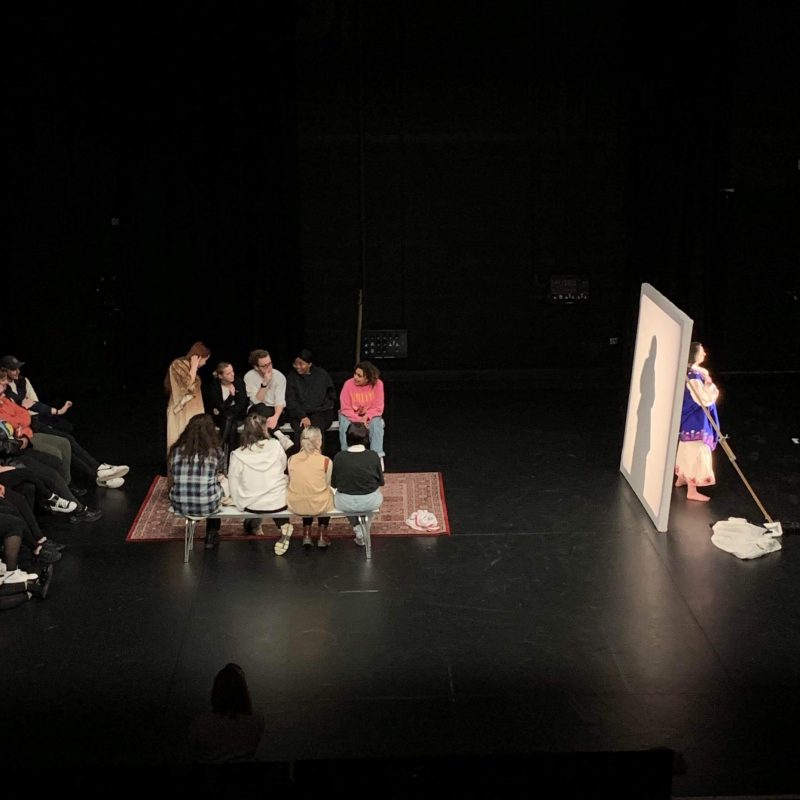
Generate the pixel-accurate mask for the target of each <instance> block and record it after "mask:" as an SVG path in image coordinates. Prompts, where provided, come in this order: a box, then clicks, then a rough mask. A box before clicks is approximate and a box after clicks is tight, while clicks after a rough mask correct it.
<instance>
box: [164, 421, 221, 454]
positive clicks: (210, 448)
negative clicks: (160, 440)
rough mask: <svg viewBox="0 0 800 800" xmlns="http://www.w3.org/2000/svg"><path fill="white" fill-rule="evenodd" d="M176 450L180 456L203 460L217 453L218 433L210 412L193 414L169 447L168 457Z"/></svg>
mask: <svg viewBox="0 0 800 800" xmlns="http://www.w3.org/2000/svg"><path fill="white" fill-rule="evenodd" d="M175 451H177V452H178V454H179V455H180V457H181V458H186V459H193V458H197V459H199V460H200V461H205V460H206V459H207V458H211V457H212V456H215V455H218V453H219V433H218V432H217V427H216V425H214V420H213V419H211V415H210V414H195V415H194V416H193V417H192V418H191V419H190V420H189V422H188V423H187V425H186V427H185V428H184V429H183V433H182V434H181V435H180V436H179V437H178V440H177V441H176V442H175V444H173V445H172V447H171V448H170V449H169V456H170V459H171V458H172V454H173V453H174V452H175Z"/></svg>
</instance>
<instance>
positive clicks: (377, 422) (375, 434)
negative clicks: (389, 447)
mask: <svg viewBox="0 0 800 800" xmlns="http://www.w3.org/2000/svg"><path fill="white" fill-rule="evenodd" d="M351 424H352V423H351V422H350V420H349V419H347V417H346V416H344V414H339V444H340V445H341V448H342V450H347V429H348V428H349V427H350V425H351ZM385 427H386V425H385V424H384V422H383V417H373V418H372V419H371V420H370V421H369V425H367V430H368V431H369V449H370V450H374V451H375V452H376V453H377V454H378V455H379V456H385V455H386V453H384V452H383V429H384V428H385Z"/></svg>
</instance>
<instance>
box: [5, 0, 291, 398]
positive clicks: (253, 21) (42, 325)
mask: <svg viewBox="0 0 800 800" xmlns="http://www.w3.org/2000/svg"><path fill="white" fill-rule="evenodd" d="M91 9H92V10H91V11H90V10H89V6H87V7H83V6H81V5H80V4H69V5H68V6H67V7H61V8H59V9H58V10H55V11H50V12H42V13H38V14H37V13H36V12H33V11H29V12H25V13H18V14H17V16H16V19H15V20H14V24H13V25H12V26H11V27H12V29H13V31H14V37H15V41H14V52H15V54H16V57H15V59H14V63H13V70H12V75H11V77H10V80H9V84H10V87H11V92H12V96H13V102H12V104H11V111H10V116H11V119H10V126H9V127H8V128H7V131H6V135H7V137H8V141H9V153H10V167H11V170H10V171H11V178H12V185H13V195H14V212H13V220H14V225H13V230H12V233H11V237H10V259H9V261H10V263H13V264H14V270H15V272H18V273H19V275H20V277H21V276H22V275H24V276H26V277H27V278H28V279H29V280H30V282H31V288H30V291H29V292H28V293H27V294H29V295H31V303H30V306H22V307H17V308H16V309H15V311H14V320H15V324H14V325H13V326H12V330H11V331H8V330H5V331H4V335H3V348H2V349H3V351H4V352H13V353H15V354H17V355H18V356H19V357H20V358H23V360H28V361H29V362H31V363H30V367H31V368H33V367H34V362H38V363H36V367H37V368H38V371H39V372H40V373H41V372H44V371H53V372H55V373H57V374H59V373H60V374H59V378H61V377H64V378H66V376H67V375H71V376H72V377H73V379H79V380H82V381H83V380H86V381H88V382H89V383H91V384H94V385H97V386H98V387H101V388H112V387H117V388H121V387H129V388H131V387H137V386H140V385H141V384H142V383H143V382H148V383H150V384H151V385H152V384H153V382H155V383H158V381H159V379H160V376H163V374H164V371H165V369H166V366H167V364H168V363H169V361H170V360H171V359H172V358H174V357H176V356H178V355H182V354H183V353H185V352H186V351H187V350H188V348H189V346H190V345H191V344H192V342H193V341H195V340H198V339H201V340H204V341H206V342H207V343H208V344H209V346H210V347H211V348H212V351H213V355H212V360H216V359H218V358H224V359H229V360H234V361H235V362H236V363H237V364H240V363H243V361H244V359H245V358H246V355H247V352H248V351H249V349H250V348H252V347H268V348H270V349H271V350H274V351H275V353H276V357H277V358H281V359H286V358H289V357H290V355H291V353H290V351H291V350H292V349H293V348H295V347H299V346H302V345H301V343H300V338H301V331H302V327H303V313H304V312H303V304H302V303H301V302H299V286H300V283H299V278H298V276H299V264H298V256H297V229H296V219H297V212H296V200H295V194H296V192H295V187H296V177H295V161H296V154H295V136H294V129H295V122H294V88H293V68H292V60H293V59H292V41H293V26H294V22H293V14H291V13H288V12H287V9H286V8H284V7H282V6H280V5H276V6H275V7H272V4H264V5H263V7H262V6H255V5H254V6H252V7H248V8H247V9H245V7H244V5H236V4H232V5H231V7H230V8H227V7H226V10H225V11H224V13H222V8H221V6H219V5H217V4H213V3H205V4H204V3H199V4H198V3H179V4H158V5H156V4H144V3H138V4H129V5H128V6H126V7H124V8H119V7H114V8H113V9H111V8H109V9H108V10H107V13H106V14H99V15H98V12H97V8H96V7H94V6H91ZM45 361H46V362H47V364H46V365H45V364H44V363H43V362H45ZM45 366H46V369H45Z"/></svg>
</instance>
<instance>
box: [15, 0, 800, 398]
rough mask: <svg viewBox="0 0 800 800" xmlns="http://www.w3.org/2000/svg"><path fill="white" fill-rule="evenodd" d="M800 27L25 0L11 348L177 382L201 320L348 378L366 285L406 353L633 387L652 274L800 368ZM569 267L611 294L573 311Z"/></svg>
mask: <svg viewBox="0 0 800 800" xmlns="http://www.w3.org/2000/svg"><path fill="white" fill-rule="evenodd" d="M797 16H798V15H797V14H796V13H795V12H794V6H793V4H789V3H782V2H779V3H774V4H769V5H768V7H765V6H763V5H760V4H756V3H755V2H753V1H752V0H738V2H734V3H722V2H711V3H706V4H699V5H698V4H696V3H689V2H679V3H677V4H672V5H671V6H669V7H664V8H663V9H660V10H659V11H658V13H657V15H656V17H655V18H654V17H653V13H652V9H650V8H649V7H645V6H642V5H641V4H639V3H633V2H630V0H612V2H610V3H604V4H597V3H590V2H579V1H578V0H565V2H559V3H546V2H521V0H520V1H519V2H507V3H499V4H498V3H489V2H483V1H482V0H468V1H467V2H459V3H455V2H447V1H444V2H437V3H429V2H422V0H407V1H404V2H400V0H388V1H387V2H382V3H367V2H365V0H340V1H339V2H333V0H331V1H330V2H295V3H290V4H250V3H214V2H202V3H191V4H190V3H187V2H181V3H177V4H163V5H159V6H156V5H155V4H151V3H136V4H129V5H128V6H125V7H118V6H114V7H109V8H108V9H106V10H105V12H104V13H102V14H98V13H97V11H96V9H94V10H92V11H91V12H90V11H89V10H88V8H84V7H83V6H82V5H80V4H62V5H59V6H55V5H53V6H50V7H47V9H45V10H42V9H41V7H39V6H36V7H33V8H31V9H28V8H25V9H23V10H18V11H12V12H9V16H8V21H9V24H8V40H9V51H10V54H11V57H10V59H9V63H10V67H9V72H8V76H7V80H6V87H7V93H8V98H9V102H8V103H7V104H6V111H5V118H6V125H5V126H4V132H3V136H4V138H5V141H6V143H7V147H6V152H7V158H8V170H7V172H8V174H9V176H10V182H9V185H10V191H9V198H10V200H11V203H10V213H9V215H8V218H9V220H10V222H11V226H10V231H9V234H8V236H7V240H6V244H7V257H6V259H5V260H4V270H3V272H4V285H7V284H8V283H9V282H13V283H14V284H15V291H14V293H13V301H12V302H10V303H7V304H6V306H5V309H6V310H5V312H4V316H3V332H2V345H1V346H0V349H1V350H3V351H5V352H12V353H14V354H15V355H18V356H19V357H21V358H24V359H26V360H28V361H30V362H33V363H35V364H36V367H37V369H38V370H39V371H43V370H44V368H45V363H46V368H47V371H49V372H52V373H55V375H54V378H53V380H54V381H55V380H56V379H57V378H58V379H63V380H67V379H69V378H70V377H72V378H76V377H77V378H80V379H81V380H83V381H85V382H86V383H87V385H92V386H96V387H98V388H115V387H116V388H120V387H127V388H131V387H138V386H141V385H147V386H157V385H158V383H159V382H160V379H161V377H162V376H163V373H164V370H165V368H166V365H167V363H168V362H169V360H170V359H171V358H173V357H175V356H176V355H179V354H181V353H183V352H185V351H186V349H187V348H188V347H189V345H190V344H191V343H192V342H193V341H194V340H195V339H204V340H205V341H207V343H208V344H209V345H210V346H211V347H212V350H213V357H212V359H213V360H216V359H218V358H226V359H230V360H233V361H234V363H235V364H236V365H237V367H238V368H239V370H240V371H242V369H244V367H245V363H244V361H245V357H246V354H247V352H248V351H249V350H250V349H251V348H252V347H258V346H266V347H267V348H269V349H270V350H272V351H273V355H274V356H275V360H276V363H278V364H279V365H281V366H283V367H284V368H286V367H288V365H289V363H290V362H291V358H292V355H293V352H292V351H293V350H294V349H295V348H297V347H300V346H308V347H310V348H312V350H314V351H315V352H316V354H317V358H316V360H317V363H320V364H322V365H323V366H327V367H328V368H329V369H331V370H333V371H338V370H348V369H349V368H350V367H351V366H352V360H353V356H354V345H355V336H356V320H357V316H356V300H357V295H358V291H359V289H363V291H364V326H365V328H367V329H374V328H400V329H405V330H407V331H408V341H409V354H408V358H406V359H401V360H398V361H387V362H385V363H382V364H381V366H382V367H383V368H384V369H387V370H392V369H408V370H425V371H436V370H441V369H450V370H453V369H455V370H481V369H487V368H497V367H503V368H524V369H537V368H543V367H552V366H560V365H563V366H596V367H609V368H614V369H618V370H619V373H620V375H624V374H625V373H626V371H627V369H628V368H629V364H630V357H631V352H630V347H631V345H632V342H633V338H634V333H635V325H636V312H637V307H638V295H639V287H640V284H641V283H642V281H648V282H650V283H652V284H653V285H655V286H656V288H658V289H659V290H660V291H662V292H663V293H664V294H666V295H667V296H668V297H670V298H671V299H672V300H673V301H674V302H675V303H676V304H678V305H679V306H680V307H681V308H683V309H684V310H685V311H686V312H687V313H689V314H690V315H691V316H692V317H693V318H694V319H695V321H696V328H697V335H698V336H700V337H702V338H703V339H704V340H705V341H706V342H707V344H708V345H709V349H710V351H711V352H712V354H713V358H714V364H713V365H712V366H713V367H714V368H715V369H720V368H727V369H753V368H756V367H757V368H762V369H773V368H792V367H794V368H798V362H799V361H800V356H798V337H797V334H796V330H797V322H798V313H797V312H798V299H797V298H798V283H797V275H798V252H799V251H800V246H799V239H800V233H799V231H800V228H798V226H797V224H796V222H797V219H798V218H800V186H798V178H799V177H800V171H798V169H797V152H796V143H797V141H798V130H799V129H798V126H797V107H798V104H797V103H796V97H795V95H796V86H797V85H800V80H798V78H800V75H798V57H797V55H796V46H795V43H796V41H797V33H798V30H797V28H798V24H797ZM731 189H732V190H733V191H728V190H731ZM564 274H567V275H569V274H575V275H580V276H583V277H585V278H586V279H587V280H588V281H589V287H590V290H589V295H590V299H589V302H588V303H586V304H575V305H555V304H552V303H549V302H548V298H547V293H548V288H549V283H550V279H551V277H553V276H558V275H564ZM9 276H10V277H9ZM16 285H19V287H20V288H17V287H16ZM754 318H755V319H758V320H759V326H758V327H757V328H756V327H754V324H753V319H754ZM613 342H616V344H614V343H613ZM56 376H57V378H56Z"/></svg>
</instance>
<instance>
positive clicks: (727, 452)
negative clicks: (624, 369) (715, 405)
mask: <svg viewBox="0 0 800 800" xmlns="http://www.w3.org/2000/svg"><path fill="white" fill-rule="evenodd" d="M686 385H687V386H688V387H689V391H690V392H691V393H692V397H693V398H694V400H695V402H696V403H697V405H699V406H700V408H702V409H703V413H704V414H705V415H706V417H707V418H708V421H709V422H710V423H711V425H712V427H713V428H714V430H715V431H716V432H717V437H718V438H719V443H720V444H721V445H722V449H723V450H724V451H725V455H726V456H728V458H729V459H730V462H731V464H733V468H734V469H735V470H736V471H737V472H738V473H739V477H740V478H741V479H742V481H743V482H744V485H745V486H746V487H747V491H748V492H750V494H751V496H752V498H753V500H755V501H756V505H757V506H758V507H759V508H760V509H761V513H762V514H763V515H764V518H765V519H766V520H767V522H774V521H775V520H773V519H772V517H771V516H770V515H769V514H768V513H767V509H766V508H764V506H763V505H761V501H760V500H759V499H758V496H757V495H756V493H755V492H754V491H753V487H752V486H751V485H750V483H749V481H748V480H747V478H745V476H744V472H742V470H741V467H740V466H739V464H738V463H737V462H736V456H735V455H734V453H733V450H731V446H730V445H729V444H728V440H727V438H726V437H724V436H723V435H722V431H721V430H720V429H719V425H717V423H716V422H715V421H714V417H712V416H711V414H710V412H709V410H708V409H707V408H706V407H705V406H704V405H703V403H702V402H701V400H700V398H699V397H698V396H697V391H696V390H695V388H694V386H692V382H691V381H686Z"/></svg>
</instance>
